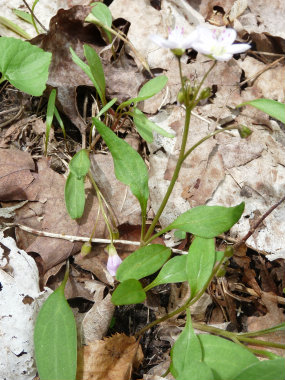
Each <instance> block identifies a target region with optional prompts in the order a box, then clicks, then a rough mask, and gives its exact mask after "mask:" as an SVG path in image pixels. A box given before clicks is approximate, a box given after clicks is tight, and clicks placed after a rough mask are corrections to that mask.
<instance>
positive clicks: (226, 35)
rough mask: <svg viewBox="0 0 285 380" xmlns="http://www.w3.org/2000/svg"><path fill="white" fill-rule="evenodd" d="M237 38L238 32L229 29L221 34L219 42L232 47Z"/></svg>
mask: <svg viewBox="0 0 285 380" xmlns="http://www.w3.org/2000/svg"><path fill="white" fill-rule="evenodd" d="M236 36H237V32H236V31H235V30H234V29H231V28H227V29H224V30H223V31H222V32H221V34H220V36H219V38H218V42H219V43H221V44H222V45H224V46H230V45H231V44H232V43H233V42H234V40H235V39H236Z"/></svg>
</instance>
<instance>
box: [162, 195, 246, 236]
mask: <svg viewBox="0 0 285 380" xmlns="http://www.w3.org/2000/svg"><path fill="white" fill-rule="evenodd" d="M243 210H244V202H242V203H240V204H239V205H237V206H235V207H223V206H197V207H195V208H192V209H190V210H188V211H186V212H184V213H183V214H181V215H180V216H179V217H178V218H177V219H176V220H175V221H174V222H173V223H171V224H170V225H169V226H168V227H167V231H168V230H171V229H178V230H182V231H185V232H190V233H192V234H194V235H197V236H200V237H204V238H206V239H209V238H212V237H215V236H217V235H219V234H222V233H223V232H225V231H228V230H229V229H230V228H231V227H232V226H233V225H234V224H235V223H236V222H237V221H238V220H239V218H240V217H241V215H242V213H243Z"/></svg>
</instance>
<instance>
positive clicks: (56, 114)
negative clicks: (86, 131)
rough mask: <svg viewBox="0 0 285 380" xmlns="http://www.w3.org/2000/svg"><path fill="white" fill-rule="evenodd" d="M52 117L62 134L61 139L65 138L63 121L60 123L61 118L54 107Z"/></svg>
mask: <svg viewBox="0 0 285 380" xmlns="http://www.w3.org/2000/svg"><path fill="white" fill-rule="evenodd" d="M54 116H55V117H56V120H57V122H58V124H59V126H60V128H61V130H62V133H63V137H64V138H66V133H65V128H64V124H63V121H62V118H61V117H60V114H59V112H58V110H57V108H56V107H54Z"/></svg>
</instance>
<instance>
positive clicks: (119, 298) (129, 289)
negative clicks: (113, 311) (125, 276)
mask: <svg viewBox="0 0 285 380" xmlns="http://www.w3.org/2000/svg"><path fill="white" fill-rule="evenodd" d="M145 298H146V294H145V292H144V290H143V287H142V285H141V283H140V282H139V281H138V280H134V279H130V280H126V281H124V282H121V283H120V284H119V286H118V287H117V288H116V289H115V291H114V293H113V294H112V302H113V304H114V305H117V306H119V305H131V304H134V303H141V302H143V301H144V300H145Z"/></svg>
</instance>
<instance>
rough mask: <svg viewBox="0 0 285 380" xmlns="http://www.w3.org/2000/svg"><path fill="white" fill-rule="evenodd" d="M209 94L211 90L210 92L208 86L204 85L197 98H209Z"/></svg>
mask: <svg viewBox="0 0 285 380" xmlns="http://www.w3.org/2000/svg"><path fill="white" fill-rule="evenodd" d="M211 95H212V92H211V89H210V87H206V88H204V89H203V90H202V91H201V93H200V96H199V99H200V100H202V99H207V98H209V97H210V96H211Z"/></svg>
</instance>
